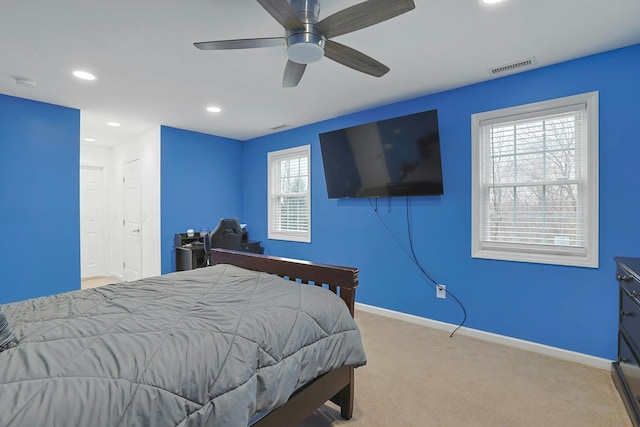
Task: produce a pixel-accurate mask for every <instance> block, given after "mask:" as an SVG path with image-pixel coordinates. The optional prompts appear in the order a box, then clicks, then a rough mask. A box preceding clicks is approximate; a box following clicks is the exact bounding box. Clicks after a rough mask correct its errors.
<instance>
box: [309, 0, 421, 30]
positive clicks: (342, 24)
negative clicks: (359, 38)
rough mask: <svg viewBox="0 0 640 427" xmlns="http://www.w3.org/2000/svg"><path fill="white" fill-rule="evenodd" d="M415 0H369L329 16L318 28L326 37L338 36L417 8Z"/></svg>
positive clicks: (319, 23)
mask: <svg viewBox="0 0 640 427" xmlns="http://www.w3.org/2000/svg"><path fill="white" fill-rule="evenodd" d="M415 7H416V5H415V3H414V2H413V0H368V1H365V2H363V3H359V4H356V5H354V6H351V7H348V8H346V9H344V10H341V11H340V12H336V13H334V14H333V15H331V16H327V17H326V18H324V19H323V20H321V21H320V22H318V24H317V25H316V28H317V29H318V30H320V32H321V33H322V34H323V35H324V36H325V37H326V38H331V37H336V36H341V35H343V34H347V33H350V32H353V31H356V30H360V29H362V28H366V27H370V26H371V25H375V24H378V23H380V22H383V21H386V20H388V19H391V18H394V17H396V16H398V15H402V14H403V13H405V12H409V11H410V10H413V9H415Z"/></svg>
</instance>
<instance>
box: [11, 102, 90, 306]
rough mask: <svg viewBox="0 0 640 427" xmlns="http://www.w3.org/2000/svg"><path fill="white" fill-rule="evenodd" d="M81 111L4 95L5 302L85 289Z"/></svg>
mask: <svg viewBox="0 0 640 427" xmlns="http://www.w3.org/2000/svg"><path fill="white" fill-rule="evenodd" d="M79 165H80V112H79V111H78V110H74V109H70V108H64V107H59V106H55V105H51V104H43V103H41V102H35V101H28V100H25V99H21V98H14V97H10V96H6V95H0V236H2V238H3V242H2V245H0V271H1V272H2V282H1V284H0V303H6V302H11V301H17V300H23V299H27V298H34V297H39V296H43V295H50V294H52V293H59V292H65V291H70V290H75V289H80V212H79V210H80V202H79V191H80V188H79V185H80V184H79V180H80V178H79V177H80V172H79Z"/></svg>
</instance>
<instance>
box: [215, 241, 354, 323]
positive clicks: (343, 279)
mask: <svg viewBox="0 0 640 427" xmlns="http://www.w3.org/2000/svg"><path fill="white" fill-rule="evenodd" d="M215 264H232V265H235V266H237V267H241V268H246V269H247V270H254V271H263V272H265V273H271V274H276V275H278V276H280V277H283V278H285V279H288V280H292V281H296V282H300V283H306V284H313V285H316V286H322V287H326V288H327V289H329V290H330V291H331V292H333V293H335V294H336V295H338V296H339V297H340V298H342V300H343V301H344V302H345V303H346V304H347V307H349V311H350V312H351V315H352V316H353V315H354V306H355V293H356V288H357V287H358V272H359V270H358V269H357V268H354V267H341V266H336V265H327V264H317V263H314V262H310V261H303V260H297V259H291V258H282V257H275V256H269V255H259V254H254V253H250V252H240V251H234V250H230V249H212V250H211V265H215Z"/></svg>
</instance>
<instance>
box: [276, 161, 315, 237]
mask: <svg viewBox="0 0 640 427" xmlns="http://www.w3.org/2000/svg"><path fill="white" fill-rule="evenodd" d="M277 163H278V164H277V165H276V171H277V173H276V183H277V184H276V185H277V188H276V190H275V191H274V193H273V195H272V197H273V198H274V202H275V203H274V206H275V210H274V215H273V217H272V220H273V224H272V225H273V229H274V230H277V231H291V232H308V231H309V159H308V158H307V157H306V156H305V157H299V156H296V157H289V158H281V159H278V160H277Z"/></svg>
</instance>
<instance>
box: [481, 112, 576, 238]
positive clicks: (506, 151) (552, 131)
mask: <svg viewBox="0 0 640 427" xmlns="http://www.w3.org/2000/svg"><path fill="white" fill-rule="evenodd" d="M586 117H587V115H586V104H576V105H571V106H564V107H562V108H556V109H550V110H546V111H543V112H540V111H537V112H536V113H535V114H521V115H518V116H510V117H508V118H505V119H500V118H493V119H491V120H487V121H481V122H480V134H479V146H480V147H479V148H480V159H479V160H480V162H479V163H480V164H479V166H480V187H479V188H480V192H481V194H480V213H481V223H480V234H481V236H480V239H481V242H482V243H513V244H526V245H553V246H557V247H567V248H584V247H585V246H586V235H587V231H586V224H585V222H586V217H585V215H586V206H587V197H588V191H587V166H588V165H587V153H586V150H587V129H586V126H587V120H586Z"/></svg>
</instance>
